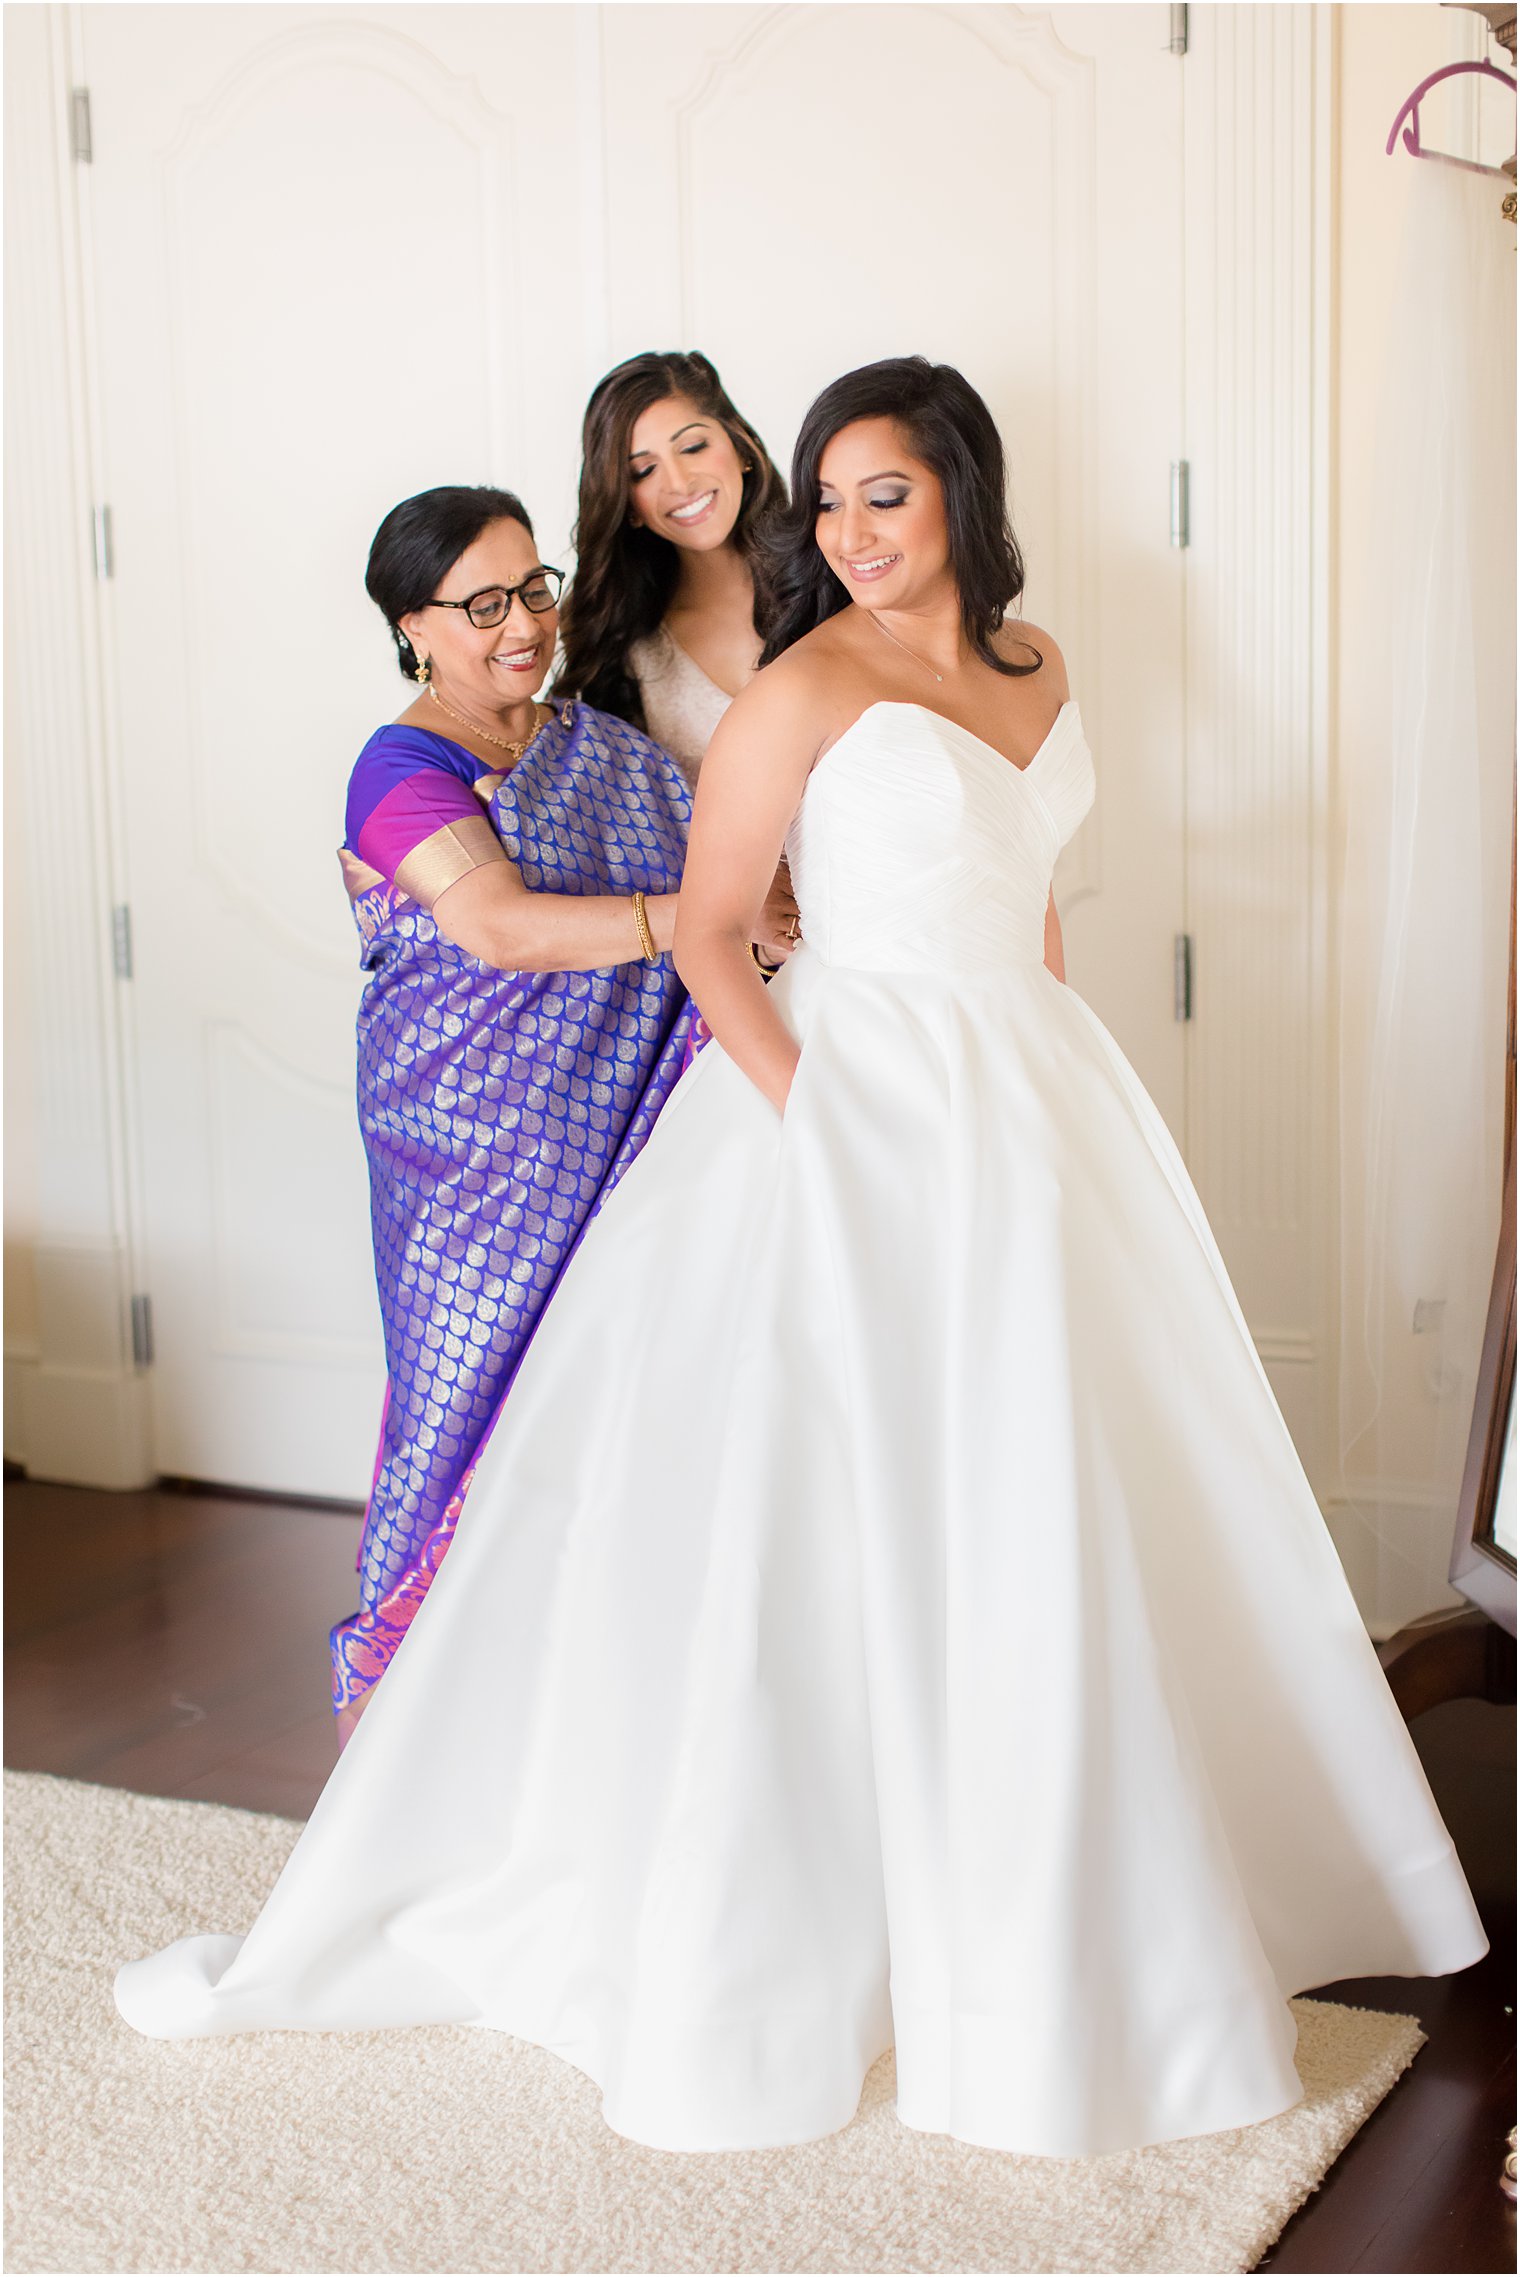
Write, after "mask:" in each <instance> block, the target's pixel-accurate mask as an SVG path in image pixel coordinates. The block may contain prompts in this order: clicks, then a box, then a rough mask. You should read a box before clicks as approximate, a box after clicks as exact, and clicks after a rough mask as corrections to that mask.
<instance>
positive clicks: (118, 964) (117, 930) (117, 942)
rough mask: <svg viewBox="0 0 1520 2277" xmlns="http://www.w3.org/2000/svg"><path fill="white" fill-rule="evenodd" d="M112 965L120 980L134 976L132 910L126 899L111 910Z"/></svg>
mask: <svg viewBox="0 0 1520 2277" xmlns="http://www.w3.org/2000/svg"><path fill="white" fill-rule="evenodd" d="M111 965H112V969H113V970H114V972H115V974H116V977H117V979H118V980H130V979H131V978H132V912H131V910H130V909H129V908H128V907H127V904H126V903H125V902H124V901H119V902H118V903H117V904H116V907H115V908H114V909H113V910H112V912H111Z"/></svg>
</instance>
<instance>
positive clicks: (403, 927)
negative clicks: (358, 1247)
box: [332, 488, 791, 1738]
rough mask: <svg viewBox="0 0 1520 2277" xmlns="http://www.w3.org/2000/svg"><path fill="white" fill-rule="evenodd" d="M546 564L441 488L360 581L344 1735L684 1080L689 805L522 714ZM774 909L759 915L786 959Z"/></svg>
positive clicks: (544, 718) (533, 665)
mask: <svg viewBox="0 0 1520 2277" xmlns="http://www.w3.org/2000/svg"><path fill="white" fill-rule="evenodd" d="M560 581H561V573H560V572H559V571H558V570H556V569H553V568H551V567H550V566H549V565H548V564H546V563H544V562H542V561H541V560H540V559H539V555H538V548H537V545H536V543H535V540H534V536H533V527H532V524H531V522H530V521H529V518H528V515H527V513H526V511H525V509H524V508H523V506H522V504H521V502H520V501H519V500H518V499H517V498H515V497H514V496H513V495H512V494H511V493H510V492H508V491H502V490H492V489H460V488H447V489H438V490H430V491H426V492H424V493H423V494H422V495H421V496H419V497H416V498H410V499H407V500H405V501H404V502H403V503H402V504H401V505H400V506H398V507H396V508H395V509H394V511H393V512H392V513H390V514H388V515H387V516H386V518H385V520H384V522H382V524H381V525H380V528H379V530H378V532H377V533H376V536H375V540H374V544H373V547H372V549H371V552H370V558H369V566H368V571H367V574H366V585H367V589H368V591H369V594H370V597H371V599H372V600H374V601H375V602H376V604H377V605H378V607H379V608H380V609H381V610H382V612H383V613H384V615H385V618H386V620H387V623H388V624H389V626H390V628H391V632H392V635H393V637H394V639H395V642H396V647H397V653H398V656H399V659H400V664H401V670H402V672H403V674H404V675H405V676H406V677H408V678H409V679H411V680H413V681H414V682H415V683H416V686H417V694H416V699H415V701H414V702H413V703H412V704H411V705H410V706H409V707H408V709H407V710H406V711H404V712H403V713H402V715H401V717H400V718H399V719H398V720H396V721H395V722H394V723H392V724H391V725H389V726H386V727H382V728H381V729H379V730H378V732H377V733H376V734H375V735H373V736H371V738H370V740H369V742H368V743H367V744H366V745H365V747H364V749H363V751H362V752H361V753H360V755H359V758H358V761H357V763H356V765H355V767H354V770H353V775H352V778H351V781H350V784H349V795H348V812H347V833H346V842H345V845H344V848H343V852H342V857H341V859H342V863H343V869H344V875H345V880H346V883H347V886H348V891H349V896H350V900H351V902H352V904H353V909H354V916H355V919H356V922H357V924H358V928H359V932H360V936H361V940H362V943H363V950H362V958H361V961H362V963H363V966H364V969H365V972H366V974H367V976H368V977H367V981H366V986H365V991H364V997H363V1001H362V1004H361V1007H360V1012H359V1080H358V1095H359V1119H360V1124H361V1128H362V1131H363V1135H364V1144H365V1151H366V1154H367V1156H368V1160H369V1173H370V1194H371V1217H372V1225H373V1232H374V1243H375V1270H376V1279H377V1282H378V1286H379V1294H380V1307H381V1314H382V1320H383V1327H384V1341H385V1357H386V1374H387V1393H386V1404H385V1410H384V1416H383V1421H382V1428H381V1436H380V1447H379V1452H378V1456H377V1460H376V1466H375V1475H374V1481H373V1485H372V1488H371V1492H370V1497H369V1503H368V1507H367V1510H366V1513H365V1523H364V1532H363V1538H362V1541H361V1545H360V1552H359V1581H360V1600H361V1602H360V1610H359V1611H358V1612H357V1613H356V1614H355V1615H354V1617H353V1618H352V1619H350V1620H347V1621H343V1622H340V1623H339V1624H338V1626H337V1627H336V1628H335V1629H334V1630H333V1632H332V1654H333V1705H334V1709H335V1711H336V1713H337V1716H338V1723H339V1732H340V1737H342V1738H346V1737H347V1735H348V1733H349V1731H351V1730H352V1728H353V1725H354V1723H355V1721H356V1720H357V1717H358V1715H359V1712H360V1710H361V1709H362V1708H363V1706H364V1704H365V1702H366V1701H367V1699H368V1698H369V1696H370V1694H371V1692H372V1690H373V1687H374V1685H375V1684H376V1683H377V1682H378V1680H379V1678H380V1677H381V1676H382V1675H383V1673H384V1671H385V1669H386V1667H387V1666H388V1664H389V1662H390V1659H391V1657H392V1655H393V1654H394V1652H395V1650H396V1648H397V1646H398V1644H399V1643H400V1641H401V1638H402V1636H403V1635H404V1634H405V1633H406V1629H407V1627H408V1625H409V1623H410V1621H411V1618H412V1615H413V1614H414V1613H415V1611H416V1609H417V1606H418V1605H419V1604H420V1603H421V1601H422V1598H423V1595H424V1594H425V1592H426V1590H427V1586H428V1583H429V1581H430V1580H431V1578H432V1576H433V1574H434V1573H435V1572H436V1571H437V1568H438V1564H439V1561H440V1560H441V1558H442V1557H443V1555H444V1553H445V1551H446V1550H447V1548H448V1544H449V1541H450V1539H451V1537H452V1533H453V1527H454V1521H455V1518H456V1517H457V1514H458V1509H459V1505H460V1501H461V1498H462V1494H463V1491H464V1489H465V1487H466V1485H467V1483H468V1474H469V1471H470V1468H471V1466H472V1464H473V1461H474V1459H475V1458H476V1456H477V1455H478V1453H479V1450H480V1447H481V1445H482V1444H483V1442H484V1437H485V1434H486V1433H487V1431H488V1429H489V1426H490V1423H491V1420H492V1417H493V1415H494V1413H495V1411H496V1409H497V1407H498V1405H499V1403H500V1400H501V1398H502V1395H503V1393H504V1392H505V1390H506V1388H507V1385H508V1383H509V1381H510V1379H511V1376H512V1373H513V1371H514V1369H515V1367H516V1365H517V1363H518V1361H519V1360H520V1359H521V1357H522V1354H523V1351H524V1350H525V1348H526V1346H527V1343H528V1340H529V1338H530V1336H531V1335H532V1332H533V1329H534V1326H535V1325H536V1323H537V1320H538V1318H539V1316H540V1314H541V1312H542V1310H543V1307H544V1305H545V1303H546V1302H547V1300H548V1298H549V1296H550V1294H551V1292H552V1290H553V1288H554V1285H555V1281H556V1279H557V1277H558V1275H559V1273H560V1271H561V1269H562V1267H563V1265H564V1263H565V1261H566V1259H567V1257H568V1256H569V1254H570V1252H571V1250H572V1249H573V1247H574V1246H575V1243H576V1240H577V1238H578V1236H579V1234H580V1232H581V1230H582V1228H583V1227H584V1226H585V1224H586V1222H587V1220H588V1219H589V1217H590V1216H591V1214H592V1213H593V1211H594V1209H595V1207H596V1205H597V1202H598V1200H599V1198H600V1197H601V1195H602V1194H603V1193H604V1192H605V1191H607V1190H608V1189H609V1187H610V1185H611V1184H612V1183H613V1182H615V1180H616V1178H617V1176H618V1175H619V1173H620V1172H621V1170H622V1168H623V1167H624V1166H625V1165H626V1163H627V1162H628V1161H630V1160H631V1159H632V1157H633V1155H634V1154H635V1153H636V1152H637V1150H638V1148H639V1147H640V1145H642V1143H643V1141H644V1139H645V1137H646V1136H647V1135H648V1132H649V1130H650V1128H651V1126H652V1124H653V1121H654V1118H655V1116H656V1114H657V1113H658V1112H659V1109H660V1107H661V1106H662V1105H663V1103H664V1100H665V1098H666V1097H667V1095H668V1094H669V1092H670V1090H671V1088H672V1086H673V1084H674V1082H675V1080H676V1077H677V1075H678V1074H679V1072H680V1069H681V1065H682V1061H683V1058H684V1057H685V1053H686V1043H687V1031H688V1028H689V1026H690V1022H691V1017H692V1016H691V1013H690V1010H689V1007H688V1005H687V1002H686V997H685V993H684V991H683V990H682V988H681V984H680V982H679V980H678V979H677V977H676V974H675V971H674V968H673V966H672V965H671V962H670V959H669V956H668V953H667V952H668V951H669V948H670V943H671V939H672V936H673V932H674V927H675V911H676V894H677V889H678V887H679V884H680V877H681V868H682V863H683V860H684V855H685V842H686V830H687V824H688V821H689V816H690V800H689V793H688V790H687V786H686V783H685V781H684V779H683V777H682V775H681V773H680V771H679V769H678V768H677V767H676V766H675V765H674V763H673V762H672V760H671V759H670V758H669V756H668V755H667V754H666V753H665V752H664V751H662V750H661V749H660V748H659V746H658V745H656V744H654V743H652V742H651V741H650V740H649V738H648V737H647V736H645V735H643V734H641V733H640V732H639V731H638V730H637V729H635V728H633V727H632V726H630V725H629V724H628V723H627V722H625V721H623V720H620V719H615V718H612V717H609V716H608V715H606V714H605V713H602V712H600V711H598V710H596V709H594V708H593V707H592V706H590V705H588V704H584V703H580V702H577V701H571V702H568V703H565V704H562V705H560V706H558V707H554V706H550V705H548V704H544V703H540V702H538V701H536V700H535V691H536V690H537V688H538V687H539V686H540V684H541V683H542V681H543V679H544V678H545V676H546V675H547V672H548V670H549V666H550V663H551V661H552V658H553V655H554V647H555V637H556V631H557V617H556V608H555V602H556V598H557V594H558V589H559V585H560ZM790 921H791V908H790V905H789V904H788V903H785V902H784V901H781V900H779V899H778V901H777V904H776V907H775V908H774V909H773V910H772V911H770V912H768V916H767V928H768V930H769V931H770V932H771V933H773V934H774V935H775V940H774V941H773V942H771V943H770V944H769V945H768V953H769V954H770V955H771V956H772V957H775V956H778V955H781V954H784V952H785V946H786V944H785V941H784V938H783V935H784V932H785V928H786V926H787V925H788V923H789V922H790Z"/></svg>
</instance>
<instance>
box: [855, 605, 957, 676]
mask: <svg viewBox="0 0 1520 2277" xmlns="http://www.w3.org/2000/svg"><path fill="white" fill-rule="evenodd" d="M866 615H867V616H868V617H869V618H870V620H871V622H872V624H873V625H874V626H875V627H876V630H877V631H878V632H879V633H885V634H886V637H887V639H888V640H889V641H890V642H891V643H892V646H893V647H894V648H900V649H901V650H902V652H903V654H904V656H910V657H912V658H913V662H914V663H915V664H922V665H923V668H924V670H925V671H926V672H927V673H929V674H930V676H931V677H932V678H933V679H935V680H938V682H939V683H940V686H941V687H943V686H944V683H945V675H944V673H943V672H936V671H935V669H934V666H933V665H932V664H930V663H928V662H927V661H926V659H925V658H923V657H922V656H917V655H914V652H913V650H912V649H911V648H910V647H909V646H908V644H907V642H906V641H905V640H899V639H898V637H897V635H896V633H895V632H887V628H886V626H885V625H884V624H883V623H882V621H881V619H880V617H879V616H877V614H876V611H875V610H874V609H868V610H867V611H866Z"/></svg>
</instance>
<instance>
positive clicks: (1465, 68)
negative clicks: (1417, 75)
mask: <svg viewBox="0 0 1520 2277" xmlns="http://www.w3.org/2000/svg"><path fill="white" fill-rule="evenodd" d="M1466 72H1475V73H1476V74H1477V75H1478V77H1479V78H1480V79H1497V80H1498V82H1499V84H1500V86H1501V87H1507V88H1508V89H1509V91H1510V93H1511V94H1513V93H1514V92H1515V82H1514V80H1513V79H1511V77H1510V75H1509V73H1508V72H1507V71H1501V70H1500V69H1499V68H1498V66H1497V64H1493V63H1488V62H1484V63H1448V64H1445V65H1443V66H1442V68H1441V69H1440V70H1439V71H1432V73H1431V74H1430V77H1429V78H1428V79H1422V80H1421V81H1420V84H1419V86H1418V87H1416V89H1415V91H1414V93H1413V94H1412V95H1408V96H1406V97H1405V99H1404V101H1403V103H1402V104H1401V105H1400V106H1399V115H1398V117H1397V118H1396V119H1395V120H1394V122H1393V124H1392V126H1391V127H1390V128H1389V129H1388V146H1387V151H1386V155H1387V156H1388V157H1389V158H1391V157H1392V156H1393V146H1394V143H1395V142H1396V141H1397V140H1398V138H1399V128H1400V127H1401V126H1404V121H1405V120H1406V119H1408V121H1409V124H1408V126H1404V148H1405V149H1406V150H1407V151H1408V152H1409V153H1410V155H1411V156H1412V157H1415V158H1429V159H1433V160H1434V162H1435V163H1436V165H1438V166H1460V167H1461V169H1462V171H1463V173H1465V174H1492V175H1493V176H1494V178H1495V180H1496V181H1501V182H1504V183H1507V184H1508V185H1509V186H1510V187H1511V188H1513V187H1514V176H1513V175H1512V174H1511V173H1510V171H1509V170H1508V168H1507V167H1503V166H1480V165H1479V164H1478V162H1477V160H1476V159H1473V158H1453V157H1452V156H1451V155H1450V153H1449V152H1447V151H1444V150H1427V149H1426V148H1425V146H1424V144H1423V143H1422V142H1421V140H1420V104H1421V101H1422V100H1423V98H1424V97H1425V96H1426V95H1428V94H1429V93H1430V90H1431V88H1432V87H1438V86H1439V85H1440V83H1441V81H1442V80H1443V79H1456V78H1459V77H1460V76H1461V75H1462V74H1463V73H1466Z"/></svg>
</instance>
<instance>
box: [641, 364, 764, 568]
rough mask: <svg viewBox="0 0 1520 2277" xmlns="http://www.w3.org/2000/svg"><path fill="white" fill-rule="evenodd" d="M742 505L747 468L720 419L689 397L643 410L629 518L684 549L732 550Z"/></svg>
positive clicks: (667, 400)
mask: <svg viewBox="0 0 1520 2277" xmlns="http://www.w3.org/2000/svg"><path fill="white" fill-rule="evenodd" d="M743 503H744V463H743V461H742V459H741V458H740V456H739V453H738V451H737V450H736V449H735V448H734V444H733V441H732V438H731V437H730V435H729V433H728V430H727V428H726V427H724V426H723V424H722V423H721V421H719V420H717V419H712V418H709V417H708V416H707V414H706V413H705V412H703V411H699V410H698V408H697V406H696V405H695V404H694V403H693V402H692V401H691V399H690V398H689V397H688V396H684V395H668V396H666V397H664V398H663V400H662V401H661V402H659V403H654V404H651V405H650V407H649V409H648V410H647V411H641V412H640V414H639V416H638V418H637V419H636V420H635V421H634V423H633V432H632V434H631V435H630V436H629V438H628V513H629V519H630V520H631V521H633V522H636V523H637V524H638V525H639V527H640V528H641V529H645V530H650V531H652V532H653V533H654V535H655V536H656V537H659V538H667V539H668V540H669V541H670V543H671V544H672V545H673V546H679V547H681V549H682V550H683V551H686V552H695V553H710V552H713V551H714V550H715V549H716V548H717V547H719V546H723V545H727V543H728V541H729V539H730V538H731V537H732V536H733V532H734V524H735V523H736V522H737V521H738V519H739V511H740V508H741V507H742V505H743Z"/></svg>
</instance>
